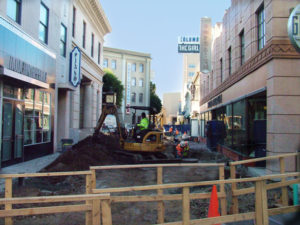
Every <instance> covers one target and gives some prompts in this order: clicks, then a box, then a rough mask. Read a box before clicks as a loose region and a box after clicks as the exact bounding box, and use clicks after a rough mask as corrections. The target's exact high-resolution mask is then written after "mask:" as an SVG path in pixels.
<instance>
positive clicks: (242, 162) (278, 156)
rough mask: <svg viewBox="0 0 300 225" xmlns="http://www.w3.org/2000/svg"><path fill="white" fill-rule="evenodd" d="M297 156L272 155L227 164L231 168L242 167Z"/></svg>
mask: <svg viewBox="0 0 300 225" xmlns="http://www.w3.org/2000/svg"><path fill="white" fill-rule="evenodd" d="M297 155H299V153H287V154H281V155H273V156H266V157H261V158H255V159H247V160H241V161H236V162H230V163H229V164H230V165H231V166H236V165H242V164H246V163H253V162H259V161H264V160H271V159H279V158H281V157H283V158H286V157H291V156H297Z"/></svg>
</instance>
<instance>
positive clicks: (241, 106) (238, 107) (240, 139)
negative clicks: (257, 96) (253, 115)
mask: <svg viewBox="0 0 300 225" xmlns="http://www.w3.org/2000/svg"><path fill="white" fill-rule="evenodd" d="M232 126H233V127H232V128H233V139H232V145H233V149H235V150H238V151H240V152H242V153H244V151H245V150H246V148H247V133H246V100H245V99H243V100H241V101H238V102H236V103H234V104H233V119H232Z"/></svg>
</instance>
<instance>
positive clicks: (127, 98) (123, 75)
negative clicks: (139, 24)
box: [103, 47, 151, 126]
mask: <svg viewBox="0 0 300 225" xmlns="http://www.w3.org/2000/svg"><path fill="white" fill-rule="evenodd" d="M103 51H104V53H103V55H104V56H103V67H104V68H108V69H110V70H111V71H112V72H113V74H115V75H116V76H117V78H118V79H119V80H120V81H121V82H122V84H123V85H124V95H123V96H124V97H123V101H122V106H121V107H120V119H121V121H122V123H123V124H124V125H125V126H126V125H127V124H128V125H131V124H132V121H139V120H140V115H141V113H142V112H143V111H140V110H139V111H137V114H136V115H135V118H133V113H134V110H132V109H129V108H126V107H128V106H146V107H149V106H150V79H151V77H150V75H151V55H150V54H147V53H141V52H134V51H129V50H123V49H116V48H109V47H104V48H103ZM145 113H146V114H148V113H149V112H147V111H145Z"/></svg>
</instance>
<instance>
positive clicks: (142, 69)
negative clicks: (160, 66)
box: [139, 63, 145, 73]
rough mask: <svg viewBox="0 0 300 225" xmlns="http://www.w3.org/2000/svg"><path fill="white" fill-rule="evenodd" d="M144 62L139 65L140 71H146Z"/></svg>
mask: <svg viewBox="0 0 300 225" xmlns="http://www.w3.org/2000/svg"><path fill="white" fill-rule="evenodd" d="M144 70H145V69H144V64H143V63H140V66H139V71H140V73H144Z"/></svg>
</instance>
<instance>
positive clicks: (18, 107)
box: [14, 103, 24, 159]
mask: <svg viewBox="0 0 300 225" xmlns="http://www.w3.org/2000/svg"><path fill="white" fill-rule="evenodd" d="M23 118H24V106H23V104H20V103H16V104H15V146H14V148H15V152H14V158H15V159H20V158H22V157H23V145H24V144H23V140H24V136H23V124H24V123H23Z"/></svg>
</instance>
